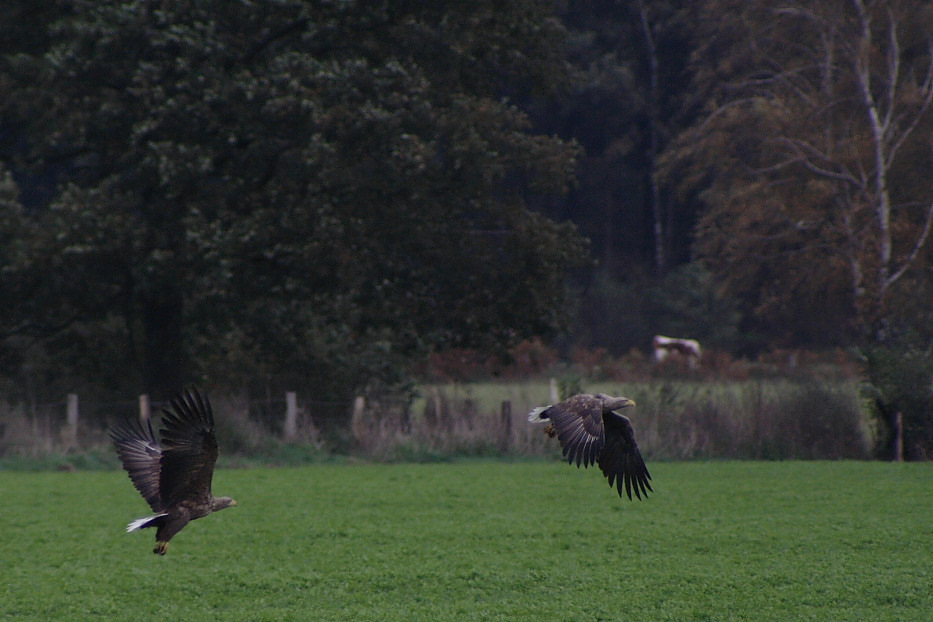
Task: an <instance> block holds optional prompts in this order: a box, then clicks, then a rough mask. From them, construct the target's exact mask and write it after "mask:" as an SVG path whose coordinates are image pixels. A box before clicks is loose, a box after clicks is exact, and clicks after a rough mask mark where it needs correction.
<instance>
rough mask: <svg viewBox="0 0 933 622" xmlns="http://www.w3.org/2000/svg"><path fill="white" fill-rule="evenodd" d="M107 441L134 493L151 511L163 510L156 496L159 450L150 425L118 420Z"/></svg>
mask: <svg viewBox="0 0 933 622" xmlns="http://www.w3.org/2000/svg"><path fill="white" fill-rule="evenodd" d="M110 438H111V439H112V440H113V444H114V445H116V447H117V456H119V458H120V462H122V463H123V468H124V469H126V472H127V473H129V475H130V479H131V480H132V481H133V485H134V486H136V490H138V491H139V493H140V494H141V495H142V496H143V499H145V500H146V503H148V504H149V507H151V508H152V511H153V512H161V511H163V510H164V509H165V507H166V506H165V505H164V504H163V503H162V497H161V495H160V494H159V478H160V476H159V473H160V471H161V463H160V460H161V457H162V449H161V448H160V447H159V443H158V441H156V438H155V434H154V433H153V431H152V423H150V422H149V420H148V419H147V420H146V421H145V422H142V421H140V420H139V419H138V418H136V417H127V418H124V419H121V420H120V421H118V422H117V424H116V425H114V426H113V427H112V428H110Z"/></svg>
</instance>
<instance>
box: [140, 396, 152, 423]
mask: <svg viewBox="0 0 933 622" xmlns="http://www.w3.org/2000/svg"><path fill="white" fill-rule="evenodd" d="M151 417H152V408H151V406H150V405H149V394H148V393H143V394H142V395H140V396H139V420H140V421H142V422H143V423H145V422H147V421H149V419H150V418H151Z"/></svg>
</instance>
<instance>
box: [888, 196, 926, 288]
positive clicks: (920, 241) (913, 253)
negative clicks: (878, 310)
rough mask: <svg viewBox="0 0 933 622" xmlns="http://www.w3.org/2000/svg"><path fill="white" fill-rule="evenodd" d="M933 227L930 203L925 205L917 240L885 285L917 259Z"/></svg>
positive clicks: (892, 281) (893, 280) (900, 274)
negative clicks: (925, 211) (921, 226)
mask: <svg viewBox="0 0 933 622" xmlns="http://www.w3.org/2000/svg"><path fill="white" fill-rule="evenodd" d="M931 228H933V203H930V205H929V207H927V214H926V218H925V219H924V222H923V230H922V231H921V232H920V235H919V236H918V237H917V241H916V242H914V246H913V248H912V249H910V253H909V254H908V255H907V258H906V259H905V260H904V263H903V264H902V265H901V267H900V268H898V269H897V271H896V272H894V274H892V275H890V276H889V277H888V280H887V282H886V283H885V286H886V287H887V286H890V285H891V284H892V283H894V282H895V281H897V280H898V279H899V278H901V276H902V275H903V274H904V273H905V272H907V270H909V269H910V267H911V266H912V265H913V263H914V261H915V260H916V259H917V255H918V254H920V251H921V250H922V249H923V246H924V245H925V244H926V241H927V238H928V237H929V235H930V229H931Z"/></svg>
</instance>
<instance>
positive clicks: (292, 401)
mask: <svg viewBox="0 0 933 622" xmlns="http://www.w3.org/2000/svg"><path fill="white" fill-rule="evenodd" d="M296 436H298V397H297V395H295V392H294V391H288V392H286V393H285V440H286V441H293V440H295V437H296Z"/></svg>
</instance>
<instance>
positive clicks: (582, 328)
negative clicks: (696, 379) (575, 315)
mask: <svg viewBox="0 0 933 622" xmlns="http://www.w3.org/2000/svg"><path fill="white" fill-rule="evenodd" d="M741 317H742V316H741V313H740V312H739V311H738V309H737V303H736V301H734V300H733V299H732V298H730V297H729V296H727V295H724V294H723V293H722V292H720V291H719V289H718V286H717V284H716V282H715V280H714V279H713V277H712V275H711V274H710V273H709V271H707V270H706V269H704V268H703V267H702V266H701V265H700V264H698V263H691V264H685V265H683V266H681V267H679V268H677V269H675V270H672V271H671V272H669V273H668V274H667V275H666V276H665V277H664V278H662V279H655V278H652V277H649V276H647V275H644V274H633V275H632V276H631V277H630V278H629V279H628V280H626V281H620V280H617V279H614V278H613V277H612V276H611V275H610V274H609V273H608V272H607V271H600V272H598V273H597V276H596V278H595V280H594V282H593V283H592V284H591V285H590V291H588V292H586V294H585V295H584V296H583V302H582V304H581V309H580V319H579V320H578V326H577V328H576V330H577V337H578V341H579V343H580V344H581V345H587V346H590V347H604V348H607V349H609V350H610V351H613V352H616V353H619V354H621V353H625V352H627V351H628V350H630V349H631V348H635V347H637V348H640V349H643V350H644V351H648V350H649V348H650V344H651V339H652V337H653V336H654V335H667V336H670V337H680V338H691V339H698V340H699V341H700V344H701V347H704V348H706V347H714V348H720V349H731V348H734V347H735V346H736V345H737V344H739V342H740V339H739V332H738V326H739V322H740V320H741ZM746 339H747V338H746Z"/></svg>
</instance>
